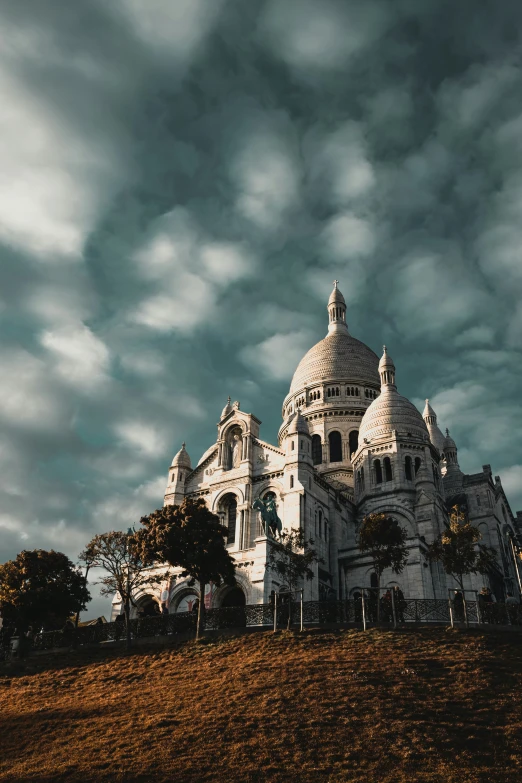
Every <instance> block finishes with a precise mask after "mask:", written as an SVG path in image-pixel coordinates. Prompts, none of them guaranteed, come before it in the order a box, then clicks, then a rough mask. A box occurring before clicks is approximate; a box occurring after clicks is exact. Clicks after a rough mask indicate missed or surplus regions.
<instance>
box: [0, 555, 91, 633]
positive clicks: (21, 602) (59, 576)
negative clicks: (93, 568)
mask: <svg viewBox="0 0 522 783" xmlns="http://www.w3.org/2000/svg"><path fill="white" fill-rule="evenodd" d="M90 600H91V596H90V593H89V591H88V590H87V580H86V578H85V577H84V576H83V574H82V573H81V571H80V570H79V569H78V568H76V566H75V565H74V563H72V562H71V561H70V560H69V558H68V557H67V555H64V554H63V553H62V552H55V551H54V550H51V551H49V552H48V551H46V550H45V549H34V550H32V551H28V550H24V551H23V552H20V554H19V555H17V557H16V559H15V560H9V561H8V562H7V563H4V564H3V565H0V606H1V610H2V616H3V617H4V618H8V619H10V620H11V621H13V622H14V623H15V624H16V625H17V629H18V631H19V632H20V633H23V632H24V631H25V630H27V628H28V627H29V626H30V625H32V626H34V627H35V628H41V627H42V626H43V627H47V628H52V629H54V628H60V627H62V626H63V625H64V623H65V622H66V621H67V619H68V618H69V617H70V616H71V615H72V614H73V613H75V612H76V611H78V609H79V610H80V611H81V610H83V609H85V607H86V606H87V603H88V602H89V601H90Z"/></svg>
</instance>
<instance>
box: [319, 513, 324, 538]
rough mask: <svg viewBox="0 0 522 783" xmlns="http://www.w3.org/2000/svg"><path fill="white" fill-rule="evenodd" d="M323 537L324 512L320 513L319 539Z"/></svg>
mask: <svg viewBox="0 0 522 783" xmlns="http://www.w3.org/2000/svg"><path fill="white" fill-rule="evenodd" d="M322 536H323V512H322V511H319V538H322Z"/></svg>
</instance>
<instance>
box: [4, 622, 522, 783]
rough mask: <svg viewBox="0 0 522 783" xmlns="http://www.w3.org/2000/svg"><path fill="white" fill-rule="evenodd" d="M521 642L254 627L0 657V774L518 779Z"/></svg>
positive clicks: (384, 782)
mask: <svg viewBox="0 0 522 783" xmlns="http://www.w3.org/2000/svg"><path fill="white" fill-rule="evenodd" d="M521 643H522V636H520V635H518V634H514V633H513V634H506V633H499V634H495V633H485V632H479V631H469V632H464V631H451V630H445V629H442V628H433V629H421V630H419V629H408V630H405V631H397V632H392V631H379V630H373V631H368V632H367V633H363V632H362V631H355V630H347V631H335V632H334V631H332V632H328V631H305V632H304V633H303V634H299V633H293V632H284V633H280V634H277V635H272V634H270V633H255V634H249V635H245V636H239V637H229V638H222V639H212V640H206V641H205V642H203V643H200V644H196V643H195V642H185V643H183V644H181V643H180V644H178V645H176V646H172V647H169V648H162V649H158V648H154V649H144V648H140V649H139V650H138V649H137V650H135V651H133V652H131V653H130V654H125V653H123V652H117V651H108V650H106V651H101V650H100V651H98V650H95V651H93V652H87V651H84V652H79V653H76V654H73V653H71V654H65V655H60V656H55V657H46V658H45V659H43V658H39V659H30V660H27V661H25V662H21V663H17V664H15V665H11V666H8V665H3V666H0V721H1V726H0V781H17V783H25V782H26V781H33V782H34V783H36V782H38V783H43V782H44V781H49V783H50V781H53V783H55V782H56V781H67V783H76V781H78V783H80V781H82V783H85V781H97V783H102V782H103V783H104V782H105V781H107V782H108V781H111V783H113V782H114V781H180V783H181V782H183V783H196V781H197V782H198V783H199V781H226V783H234V782H235V781H241V783H246V782H247V781H256V782H257V781H270V782H271V783H279V781H281V782H282V781H300V782H301V783H308V782H310V783H311V782H312V781H314V782H315V781H358V782H359V781H360V783H406V781H408V783H411V781H422V783H428V781H430V783H435V782H436V783H479V781H480V783H482V782H483V781H484V782H485V781H488V783H496V782H497V781H498V783H505V782H506V781H508V780H509V781H520V780H522V755H521V751H522V704H521V685H522V656H521Z"/></svg>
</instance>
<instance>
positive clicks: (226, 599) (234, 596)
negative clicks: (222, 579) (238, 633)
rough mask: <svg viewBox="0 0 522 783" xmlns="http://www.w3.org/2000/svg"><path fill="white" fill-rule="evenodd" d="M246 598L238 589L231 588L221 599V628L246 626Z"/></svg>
mask: <svg viewBox="0 0 522 783" xmlns="http://www.w3.org/2000/svg"><path fill="white" fill-rule="evenodd" d="M245 604H246V598H245V594H244V592H243V591H242V590H241V588H240V587H231V588H229V589H228V590H227V592H226V593H225V594H224V596H223V598H222V599H221V605H220V608H219V610H218V611H219V614H220V625H221V627H222V628H244V627H245V626H246V624H247V620H246V613H245V608H244V607H245Z"/></svg>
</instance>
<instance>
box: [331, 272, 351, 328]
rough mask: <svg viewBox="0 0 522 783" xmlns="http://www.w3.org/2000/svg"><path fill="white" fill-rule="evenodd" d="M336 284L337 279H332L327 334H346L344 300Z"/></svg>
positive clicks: (337, 282)
mask: <svg viewBox="0 0 522 783" xmlns="http://www.w3.org/2000/svg"><path fill="white" fill-rule="evenodd" d="M338 284H339V281H338V280H334V281H333V291H332V293H331V294H330V298H329V300H328V306H327V309H328V316H329V318H328V321H329V323H328V334H333V333H335V332H337V333H338V332H344V333H345V334H346V332H347V331H348V327H347V326H346V302H345V301H344V296H343V295H342V293H341V292H340V291H339V288H338Z"/></svg>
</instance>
